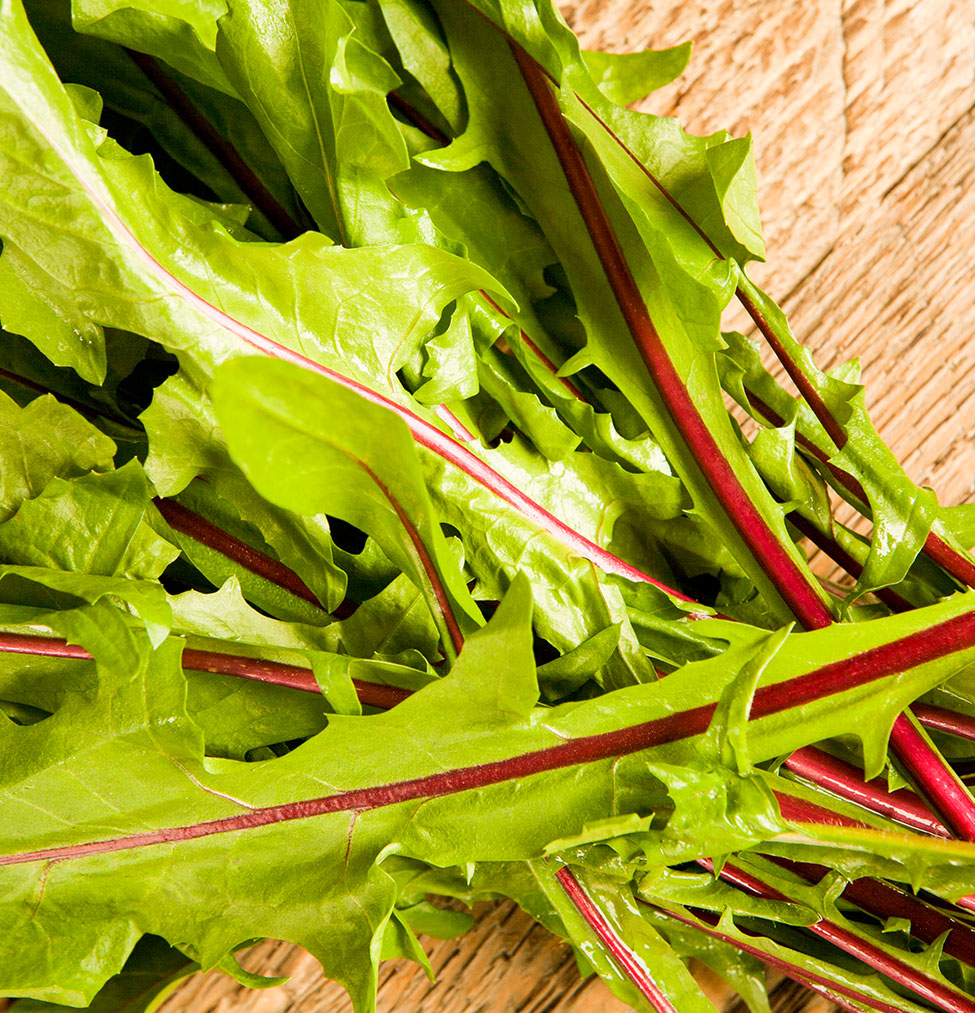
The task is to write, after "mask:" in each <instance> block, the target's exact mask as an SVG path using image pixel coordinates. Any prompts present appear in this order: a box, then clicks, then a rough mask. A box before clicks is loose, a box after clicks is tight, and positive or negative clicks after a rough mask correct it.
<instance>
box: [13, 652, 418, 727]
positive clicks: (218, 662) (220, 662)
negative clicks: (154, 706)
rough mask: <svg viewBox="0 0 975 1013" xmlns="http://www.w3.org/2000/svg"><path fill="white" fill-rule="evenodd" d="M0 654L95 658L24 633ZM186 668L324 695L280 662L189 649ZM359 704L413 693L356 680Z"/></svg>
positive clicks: (384, 703)
mask: <svg viewBox="0 0 975 1013" xmlns="http://www.w3.org/2000/svg"><path fill="white" fill-rule="evenodd" d="M0 651H2V652H5V653H7V654H30V655H34V656H40V657H48V658H72V659H77V660H82V659H84V660H86V661H91V660H92V656H91V654H89V652H88V651H86V650H85V649H84V648H83V647H80V646H78V645H77V644H69V643H67V642H66V641H64V640H59V639H57V638H55V637H40V636H29V635H26V634H22V633H0ZM182 665H183V668H186V669H190V670H191V671H193V672H212V673H214V674H217V675H233V676H237V677H238V678H242V679H253V680H254V681H256V682H267V683H271V684H272V685H275V686H285V687H286V688H288V689H300V690H303V691H304V692H306V693H321V689H320V688H319V686H318V683H317V681H316V680H315V676H314V673H313V672H312V671H311V669H308V668H302V667H301V666H299V665H288V664H285V663H284V662H281V661H265V660H264V659H263V658H248V657H245V656H243V655H237V654H224V653H222V652H220V651H199V650H196V649H195V648H191V647H186V648H184V649H183V654H182ZM352 685H353V686H354V687H355V691H356V695H357V696H358V697H359V700H360V701H361V702H362V703H364V704H366V705H367V706H369V707H379V708H382V709H384V710H385V709H388V708H390V707H395V706H396V704H398V703H402V701H403V700H405V699H406V698H407V697H408V696H410V695H411V693H412V691H411V690H407V689H400V688H399V687H398V686H384V685H382V684H381V683H377V682H364V681H363V680H361V679H353V680H352Z"/></svg>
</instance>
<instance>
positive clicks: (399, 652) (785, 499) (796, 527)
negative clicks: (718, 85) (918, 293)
mask: <svg viewBox="0 0 975 1013" xmlns="http://www.w3.org/2000/svg"><path fill="white" fill-rule="evenodd" d="M0 12H2V13H0V17H2V28H3V30H2V32H0V69H2V75H0V178H2V179H3V187H2V189H0V240H2V243H3V248H2V255H0V323H2V326H3V331H2V332H0V350H2V354H0V474H2V483H0V564H2V565H0V710H2V711H3V715H4V716H3V717H0V737H2V742H0V807H2V813H3V820H2V821H0V883H2V892H0V931H2V937H3V939H4V946H3V948H2V952H0V994H4V995H8V996H14V997H18V1003H17V1007H16V1008H17V1009H18V1010H22V1011H24V1013H28V1011H30V1010H33V1009H36V1010H43V1009H51V1008H52V1004H55V1005H56V1004H61V1005H66V1006H74V1007H78V1006H88V1005H90V1007H91V1008H92V1009H97V1010H103V1011H108V1010H117V1009H119V1008H122V1007H124V1008H126V1009H129V1010H132V1009H142V1010H148V1009H150V1008H152V1007H153V1005H154V1004H155V1003H156V1002H157V1001H158V998H159V996H160V995H162V994H164V992H165V990H166V989H167V988H168V987H170V986H171V984H172V982H173V981H175V980H178V979H179V978H180V977H181V976H183V975H185V974H187V973H190V972H191V971H192V970H194V969H196V968H199V967H202V968H212V967H219V968H221V969H222V970H224V971H226V972H227V973H228V974H231V975H233V976H235V977H237V978H238V979H239V980H241V981H242V982H244V983H246V984H249V985H255V986H258V987H260V986H266V985H269V984H274V983H276V981H277V979H266V978H261V977H260V976H258V975H255V974H253V973H251V972H247V971H245V970H243V969H242V968H241V967H240V965H239V964H238V963H237V960H236V958H235V952H236V951H238V950H239V949H240V948H241V947H242V946H243V945H245V944H247V943H248V942H249V941H252V940H254V939H259V938H262V937H265V936H268V937H274V938H279V939H285V940H288V941H291V942H293V943H297V944H300V945H301V946H303V947H305V948H306V949H308V950H309V951H310V952H311V953H312V954H313V955H314V956H315V957H316V958H317V959H318V960H320V961H321V964H322V967H323V970H324V973H325V974H326V975H327V976H329V977H331V978H334V979H335V980H337V981H339V982H340V983H341V984H342V985H343V986H344V987H345V988H346V989H348V991H349V993H350V994H351V996H352V998H353V1001H354V1002H355V1004H356V1008H357V1009H358V1010H360V1011H368V1010H370V1009H371V1008H373V1006H374V1002H375V991H376V981H377V969H378V965H379V962H380V960H381V959H383V958H387V957H391V956H407V957H411V958H413V959H415V960H417V961H419V962H420V963H421V964H422V963H425V962H426V957H425V955H424V953H423V950H422V947H421V946H420V944H419V943H418V941H417V939H416V936H415V933H416V932H418V931H420V932H427V933H433V934H438V933H439V934H441V935H451V934H455V933H458V932H460V931H463V929H464V928H466V926H467V924H468V923H469V918H468V917H467V916H466V915H463V914H459V913H458V912H457V911H456V910H454V909H450V910H446V909H443V908H441V907H438V906H437V905H435V904H434V903H433V902H432V901H431V899H430V898H431V897H438V896H439V897H450V898H455V899H459V900H461V901H463V902H466V903H468V904H470V903H472V902H473V901H475V900H477V899H481V898H496V897H509V898H512V899H514V900H515V901H517V903H518V904H520V905H521V906H522V907H523V908H524V909H525V910H526V911H528V912H529V913H530V914H531V915H532V916H534V917H535V918H537V919H538V920H539V921H540V922H542V923H543V924H545V925H546V926H548V927H549V928H551V929H552V931H553V932H556V933H558V934H559V935H561V936H563V937H564V938H566V939H567V940H569V941H570V942H571V943H572V944H573V945H574V946H575V947H576V950H577V953H578V955H579V960H580V964H581V965H582V966H583V967H584V968H588V969H592V970H595V971H596V972H598V973H599V974H600V975H601V976H602V977H603V978H604V979H605V980H606V981H607V983H608V984H609V986H610V987H611V988H612V989H613V990H614V991H615V992H616V993H617V994H618V995H619V996H620V997H621V998H623V999H624V1000H625V1001H627V1002H629V1003H630V1004H632V1005H633V1006H634V1007H635V1008H637V1009H641V1010H648V1009H650V1010H655V1011H658V1013H661V1011H674V1010H680V1011H681V1013H684V1011H688V1013H690V1011H696V1010H702V1011H703V1010H708V1009H711V1008H712V1007H711V1006H710V1003H709V1002H708V1000H707V999H706V998H705V997H704V995H703V993H702V992H701V991H700V990H699V988H698V987H697V985H696V983H695V981H694V979H693V977H692V976H691V975H690V973H689V971H688V969H687V964H688V961H689V960H690V958H696V959H698V960H700V961H702V962H704V963H705V964H707V965H709V966H711V967H712V968H713V969H714V970H715V971H716V972H717V973H718V974H719V975H721V976H722V977H723V978H724V979H725V980H726V981H727V982H728V983H729V984H730V985H731V986H733V987H734V988H735V989H736V990H737V991H738V992H739V993H740V994H741V995H742V997H743V999H744V1000H745V1001H746V1003H747V1004H748V1006H749V1008H750V1009H751V1010H753V1011H754V1013H767V1010H768V999H767V996H766V993H765V990H764V985H763V981H764V973H765V969H766V968H773V969H776V970H778V971H781V972H784V973H785V974H787V975H789V976H791V977H793V978H794V979H795V980H797V981H799V982H801V983H803V984H805V985H807V986H809V987H810V988H813V989H816V990H818V991H820V992H821V993H823V994H824V995H825V996H827V997H828V998H829V999H831V1000H833V1001H835V1002H837V1003H839V1004H841V1005H843V1006H844V1007H846V1008H848V1009H853V1010H857V1011H861V1010H868V1009H871V1010H880V1011H892V1010H896V1011H899V1013H913V1011H918V1013H920V1011H921V1010H926V1009H929V1008H930V1007H931V1006H932V1005H933V1006H935V1007H937V1008H940V1009H944V1010H948V1011H952V1013H961V1011H968V1013H971V1011H973V1010H975V1002H973V1000H972V998H971V992H972V987H973V984H975V927H973V925H972V922H971V918H972V912H973V911H975V802H973V800H972V797H971V796H970V794H969V792H968V789H967V787H966V786H965V784H964V782H963V780H962V774H963V772H964V771H965V770H966V769H967V768H966V763H969V764H970V760H971V758H972V748H973V747H972V746H970V745H968V743H970V742H972V741H973V740H975V683H973V681H972V678H971V674H970V673H971V671H972V670H973V667H972V662H973V661H975V595H973V594H972V593H971V590H970V589H971V588H975V564H973V562H972V559H971V557H970V556H969V555H968V554H967V551H966V550H967V549H968V548H969V547H970V546H971V544H972V543H973V541H975V528H973V523H972V515H971V511H970V510H967V509H966V508H943V507H939V505H938V503H937V500H936V499H935V496H934V494H933V493H932V492H931V491H930V490H927V489H922V488H919V487H918V486H916V485H915V484H914V483H913V482H912V481H911V480H910V478H909V477H908V476H907V474H906V473H905V472H904V471H903V469H902V468H901V467H900V465H899V464H898V463H897V461H896V460H895V459H894V457H893V456H892V454H891V453H890V451H889V450H888V449H887V447H886V446H885V445H884V443H883V442H882V440H881V439H880V437H879V436H878V434H877V432H876V430H875V429H874V428H873V426H872V424H871V422H870V420H869V418H868V415H867V413H866V410H865V406H864V397H863V389H862V387H861V386H859V385H858V384H857V382H856V373H855V369H854V368H853V367H852V366H850V367H844V368H841V369H838V370H834V371H833V372H831V373H824V372H821V371H820V370H818V369H817V368H816V366H815V365H814V364H813V361H812V359H811V357H810V355H809V354H808V352H807V351H806V350H805V349H804V348H803V347H802V345H801V344H800V343H799V342H798V341H797V339H796V338H795V337H794V336H793V334H792V333H791V331H790V329H789V326H788V323H787V322H786V319H785V317H784V316H783V314H782V312H781V310H780V309H779V308H778V307H777V306H776V305H775V303H774V302H773V301H772V300H771V299H770V298H769V296H767V295H766V294H765V293H764V292H762V291H761V290H760V289H759V288H758V287H757V286H756V285H755V284H754V283H753V282H752V281H751V280H750V279H749V276H748V273H747V265H748V264H749V263H750V262H752V261H754V260H757V259H762V258H763V257H764V252H765V251H764V246H763V242H762V238H761V231H760V226H759V219H758V210H757V202H756V197H755V185H754V168H753V162H752V154H751V150H750V146H749V141H748V140H747V139H735V138H731V137H730V136H728V135H727V134H724V133H719V134H714V135H711V136H708V137H694V136H691V135H688V134H686V133H685V132H684V131H683V130H682V129H681V128H680V126H679V125H678V124H677V123H676V122H675V121H673V120H671V119H666V118H659V117H653V116H648V115H644V114H639V113H635V112H631V111H629V110H627V109H626V108H625V106H626V104H627V103H630V102H632V101H633V100H634V99H635V98H638V97H640V96H642V95H644V94H646V93H647V92H649V91H651V90H653V89H654V88H656V87H659V86H660V85H662V84H665V83H667V82H668V81H669V80H671V79H672V78H673V77H675V76H676V75H678V74H679V73H680V72H681V70H682V68H683V65H684V62H685V61H686V58H687V49H686V47H680V48H678V49H677V50H667V51H662V52H646V53H641V54H635V55H631V56H626V57H615V56H610V55H607V54H601V53H589V52H584V51H582V50H580V48H579V45H578V42H577V40H576V39H575V37H574V36H573V35H572V33H571V32H570V31H569V29H568V28H567V27H566V26H565V24H564V22H563V21H562V20H561V19H560V17H559V16H558V14H557V12H556V11H555V9H554V8H553V7H552V6H551V5H550V4H549V3H547V2H545V0H537V2H536V4H535V5H534V6H525V5H523V4H521V5H520V4H515V3H512V2H509V0H431V2H427V0H369V2H363V0H319V2H317V3H311V2H309V0H228V2H227V3H226V4H225V3H223V2H222V0H213V2H208V3H204V2H203V0H197V2H195V3H194V2H192V0H191V2H188V3H173V2H171V0H154V2H148V0H147V2H145V3H140V4H139V5H136V6H124V5H122V4H112V3H111V2H105V0H100V2H95V0H74V3H73V4H71V5H70V6H69V4H68V3H67V2H64V3H62V2H61V0H27V5H26V9H25V7H24V5H23V3H22V0H0ZM733 300H737V301H738V302H740V304H741V306H742V307H743V308H744V310H745V311H746V312H747V314H748V315H749V316H750V317H751V319H752V320H753V322H754V324H755V326H756V329H757V333H758V334H759V335H760V337H761V338H762V340H764V341H766V342H768V344H769V345H770V346H771V348H772V349H773V350H774V353H775V355H776V356H777V357H778V358H779V359H780V361H781V363H782V366H783V367H784V373H785V374H788V377H789V378H790V382H791V384H792V385H793V386H794V389H795V391H797V392H798V396H796V394H795V393H791V392H790V389H789V388H787V387H786V386H785V385H783V383H781V382H780V381H779V380H778V379H777V378H776V377H775V376H774V375H773V374H772V373H770V372H769V371H768V370H766V369H765V367H764V366H763V365H762V359H761V356H760V348H759V346H758V344H757V343H756V342H755V341H753V340H751V339H748V338H746V337H744V336H742V335H741V334H738V333H729V332H725V333H723V332H722V330H721V320H722V315H723V313H724V312H725V310H726V308H727V307H728V306H729V304H730V303H731V302H732V301H733ZM731 401H733V402H736V403H737V409H738V411H739V413H741V412H744V413H747V415H748V416H750V418H751V419H752V420H753V421H754V423H755V424H756V425H757V432H758V435H757V436H756V437H755V438H754V439H751V440H749V439H747V438H746V437H745V436H744V435H743V432H742V429H741V428H740V427H739V425H738V424H737V422H736V421H735V418H734V417H733V415H732V414H731V413H730V412H729V409H728V406H727V405H728V403H730V402H731ZM739 417H740V415H739ZM837 503H846V504H848V505H849V506H851V507H852V508H854V509H855V510H856V511H858V512H859V513H860V514H862V515H863V516H864V517H865V518H867V519H868V520H869V521H870V523H871V525H872V532H871V534H870V535H869V537H867V536H863V535H862V534H858V533H857V531H855V530H854V529H853V528H851V527H848V526H845V525H844V524H842V523H840V521H839V520H837V519H836V517H834V505H835V504H837ZM804 538H805V539H808V540H809V541H810V542H811V543H812V544H813V545H815V546H817V547H819V548H820V549H822V550H823V551H824V552H826V553H827V554H828V555H830V556H831V557H832V558H833V559H835V560H836V561H837V562H838V563H839V565H841V566H842V567H844V568H845V569H846V570H847V571H848V572H849V574H850V575H851V577H852V578H853V579H854V581H855V583H854V585H853V588H852V590H851V591H849V593H848V594H847V596H846V597H845V598H840V597H838V596H837V594H836V592H835V590H827V589H825V588H824V586H823V585H822V584H821V583H820V582H819V581H818V580H817V579H816V577H815V576H814V575H813V574H812V572H811V571H810V569H809V566H808V564H807V560H806V554H805V551H804V548H803V542H802V540H803V539H804ZM883 775H885V776H883Z"/></svg>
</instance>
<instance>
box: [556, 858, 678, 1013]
mask: <svg viewBox="0 0 975 1013" xmlns="http://www.w3.org/2000/svg"><path fill="white" fill-rule="evenodd" d="M555 878H556V879H557V880H558V881H559V885H560V886H561V887H562V889H563V890H564V891H565V894H566V896H567V897H568V898H569V900H570V901H572V904H573V906H574V907H575V909H576V910H577V911H578V912H579V914H580V915H582V917H583V918H584V919H585V921H586V924H587V925H588V926H589V927H590V928H591V929H592V930H593V932H594V933H595V934H596V936H597V937H598V938H599V941H600V942H601V943H602V944H603V946H605V947H606V949H607V950H608V952H609V954H610V956H611V957H612V958H613V960H614V962H615V963H616V964H617V965H618V966H619V968H620V970H621V971H623V973H624V974H625V975H626V976H627V977H628V978H629V979H630V981H632V982H633V984H634V985H635V986H636V987H637V989H639V991H640V994H641V995H642V996H643V997H644V998H645V999H646V1000H647V1002H649V1003H650V1005H651V1006H653V1008H654V1009H655V1010H656V1011H657V1013H678V1011H677V1008H676V1007H675V1006H674V1005H673V1003H671V1001H670V1000H669V999H668V998H667V996H665V995H664V994H663V992H661V991H660V988H659V987H658V986H657V984H656V982H655V981H654V980H653V978H651V977H650V974H649V972H648V971H647V969H646V967H644V965H643V961H641V960H640V958H639V957H638V956H637V955H636V954H635V953H634V952H633V950H631V949H630V947H629V946H627V945H626V943H624V942H623V940H622V939H621V938H620V937H619V935H618V934H617V932H616V930H615V929H614V928H613V926H612V925H610V923H609V921H608V920H607V918H606V916H605V915H604V914H603V913H602V911H600V910H599V908H598V907H597V905H596V904H595V902H594V901H593V899H592V898H591V897H590V896H589V894H588V893H587V892H586V890H585V888H584V887H583V885H582V884H581V883H580V882H579V880H578V879H576V877H575V876H574V875H573V874H572V872H571V871H570V870H569V869H568V868H566V867H565V866H563V867H562V868H561V869H559V871H558V872H557V873H556V874H555Z"/></svg>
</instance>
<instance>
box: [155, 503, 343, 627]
mask: <svg viewBox="0 0 975 1013" xmlns="http://www.w3.org/2000/svg"><path fill="white" fill-rule="evenodd" d="M153 503H154V504H155V506H156V509H157V510H158V511H159V512H160V513H161V514H162V516H163V519H164V520H165V521H166V523H167V524H168V525H169V526H170V527H171V528H172V529H173V530H174V531H178V532H180V534H184V535H187V536H189V537H190V538H192V539H193V541H194V542H199V543H200V544H201V545H205V546H206V547H207V548H208V549H212V550H213V551H214V552H219V553H220V555H221V556H226V557H227V558H228V559H230V560H232V561H233V562H235V563H237V564H238V565H239V566H242V567H243V568H244V569H245V570H249V571H250V572H251V573H253V574H254V575H255V576H257V577H260V578H262V579H263V580H266V581H268V582H269V583H271V584H276V585H277V586H278V587H280V588H283V589H284V590H285V591H287V592H288V593H289V594H293V595H294V596H295V597H296V598H301V599H302V600H303V601H306V602H308V604H309V605H314V606H315V607H316V608H323V606H322V604H321V602H320V601H319V600H318V598H317V596H316V595H315V593H314V591H312V590H311V589H310V588H309V587H308V585H307V584H306V583H305V582H304V581H303V580H302V579H301V577H299V576H298V574H297V573H295V571H294V570H292V569H291V568H290V567H287V566H285V565H284V563H281V562H279V561H278V560H277V559H272V558H271V557H270V556H268V555H267V554H266V553H263V552H260V551H259V550H258V549H255V548H254V547H253V546H250V545H248V544H247V543H246V542H242V541H241V540H240V539H239V538H235V537H234V536H233V535H230V534H228V533H227V532H226V531H224V530H223V529H222V528H218V527H217V526H216V525H215V524H211V523H210V521H208V520H206V519H205V518H203V517H201V516H200V515H199V514H195V513H193V511H192V510H188V509H187V508H186V507H185V506H183V504H182V503H179V502H177V501H176V500H174V499H162V498H161V497H157V498H156V499H154V500H153ZM355 609H356V605H355V602H352V601H349V600H348V599H346V600H345V601H343V602H342V603H341V604H340V605H339V606H338V608H337V609H335V611H334V612H333V613H331V614H332V615H334V616H336V617H337V618H339V619H345V618H347V617H348V616H350V615H352V613H353V612H354V611H355Z"/></svg>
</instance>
